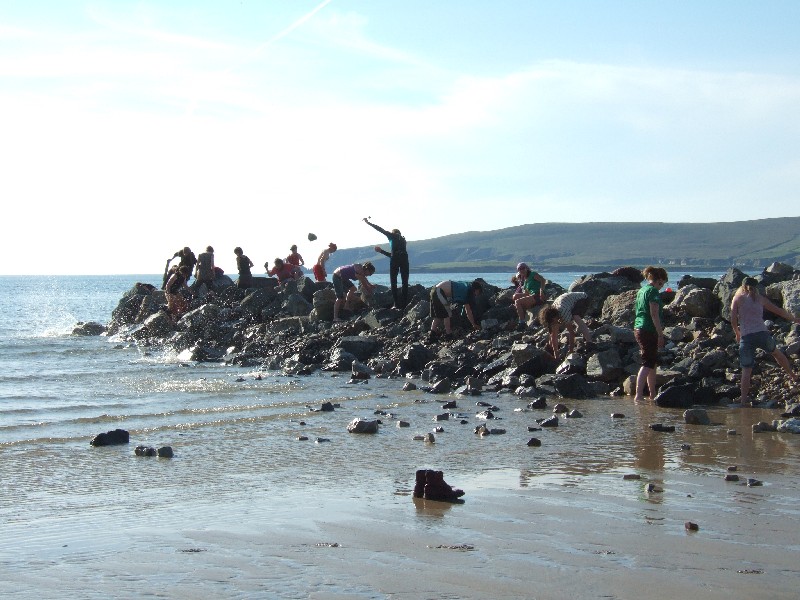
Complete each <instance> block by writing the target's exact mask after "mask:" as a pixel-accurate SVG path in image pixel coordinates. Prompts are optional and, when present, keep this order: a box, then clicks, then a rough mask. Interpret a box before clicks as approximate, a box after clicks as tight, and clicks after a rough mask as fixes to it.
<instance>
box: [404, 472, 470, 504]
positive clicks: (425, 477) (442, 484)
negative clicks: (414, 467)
mask: <svg viewBox="0 0 800 600" xmlns="http://www.w3.org/2000/svg"><path fill="white" fill-rule="evenodd" d="M463 495H464V490H459V489H455V488H453V487H452V486H450V485H448V483H447V482H446V481H445V480H444V473H443V472H442V471H431V470H430V469H420V470H418V471H417V480H416V483H415V484H414V497H415V498H425V500H436V501H438V502H455V503H458V504H463V502H464V501H463V500H462V499H461V496H463Z"/></svg>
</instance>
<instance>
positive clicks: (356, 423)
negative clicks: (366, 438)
mask: <svg viewBox="0 0 800 600" xmlns="http://www.w3.org/2000/svg"><path fill="white" fill-rule="evenodd" d="M347 431H348V432H349V433H378V421H367V420H364V419H353V420H352V421H350V424H349V425H348V426H347Z"/></svg>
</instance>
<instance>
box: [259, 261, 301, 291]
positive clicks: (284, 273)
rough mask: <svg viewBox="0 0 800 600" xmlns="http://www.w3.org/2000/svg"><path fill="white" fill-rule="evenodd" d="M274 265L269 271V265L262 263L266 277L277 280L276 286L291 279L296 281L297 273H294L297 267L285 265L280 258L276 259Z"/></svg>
mask: <svg viewBox="0 0 800 600" xmlns="http://www.w3.org/2000/svg"><path fill="white" fill-rule="evenodd" d="M274 264H275V266H274V267H272V268H271V269H270V268H269V263H268V262H267V263H264V268H265V269H267V275H269V276H270V277H277V278H278V285H281V284H283V283H286V282H287V281H291V280H292V279H297V273H296V271H295V269H296V268H297V267H295V266H294V265H290V264H287V263H285V262H283V261H282V260H281V259H280V258H276V259H275V261H274Z"/></svg>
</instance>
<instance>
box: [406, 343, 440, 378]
mask: <svg viewBox="0 0 800 600" xmlns="http://www.w3.org/2000/svg"><path fill="white" fill-rule="evenodd" d="M433 358H434V354H433V352H431V350H430V349H428V348H427V347H426V346H423V345H422V344H412V345H411V346H409V347H408V348H406V351H405V353H404V354H403V357H402V358H401V359H400V364H399V368H400V371H401V372H402V373H409V372H411V371H421V370H422V369H423V368H425V365H427V364H428V363H429V362H430V361H432V360H433Z"/></svg>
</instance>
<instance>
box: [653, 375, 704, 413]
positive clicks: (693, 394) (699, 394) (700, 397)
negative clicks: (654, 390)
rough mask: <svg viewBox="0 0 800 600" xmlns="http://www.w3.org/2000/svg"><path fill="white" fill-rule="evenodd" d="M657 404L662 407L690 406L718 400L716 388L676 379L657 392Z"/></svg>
mask: <svg viewBox="0 0 800 600" xmlns="http://www.w3.org/2000/svg"><path fill="white" fill-rule="evenodd" d="M655 400H656V405H657V406H660V407H662V408H689V407H691V406H693V405H695V404H713V403H714V402H716V398H715V397H714V390H713V389H710V388H704V387H701V386H700V385H698V384H696V383H693V382H687V381H674V382H671V383H668V384H666V385H664V386H663V387H661V388H660V389H659V391H658V394H656V398H655Z"/></svg>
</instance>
